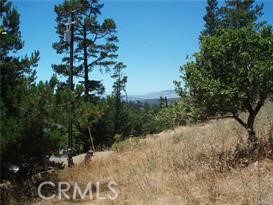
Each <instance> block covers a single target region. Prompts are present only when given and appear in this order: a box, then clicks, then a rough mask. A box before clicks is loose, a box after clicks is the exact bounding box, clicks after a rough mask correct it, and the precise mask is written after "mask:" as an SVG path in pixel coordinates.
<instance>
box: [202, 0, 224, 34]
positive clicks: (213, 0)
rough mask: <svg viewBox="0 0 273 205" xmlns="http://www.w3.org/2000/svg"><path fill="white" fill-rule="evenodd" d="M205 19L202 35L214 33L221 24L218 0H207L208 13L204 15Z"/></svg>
mask: <svg viewBox="0 0 273 205" xmlns="http://www.w3.org/2000/svg"><path fill="white" fill-rule="evenodd" d="M203 19H204V21H205V29H204V30H203V31H202V32H201V35H202V36H211V35H214V34H215V32H216V30H217V28H218V27H219V25H220V18H219V9H218V2H217V0H207V7H206V15H205V16H204V17H203Z"/></svg>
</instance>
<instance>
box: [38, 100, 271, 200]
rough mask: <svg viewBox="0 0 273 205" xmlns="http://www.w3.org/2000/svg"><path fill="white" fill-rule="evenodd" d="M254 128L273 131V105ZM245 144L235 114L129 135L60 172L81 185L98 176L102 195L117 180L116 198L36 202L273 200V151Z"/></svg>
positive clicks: (262, 135) (262, 134) (263, 134)
mask: <svg viewBox="0 0 273 205" xmlns="http://www.w3.org/2000/svg"><path fill="white" fill-rule="evenodd" d="M256 130H257V133H258V135H259V136H260V138H261V139H262V140H263V141H266V140H267V139H268V138H269V137H270V136H272V130H273V106H271V105H270V106H269V105H267V106H266V107H265V108H264V109H263V110H262V111H261V113H260V114H259V116H258V119H257V122H256ZM245 144H246V132H245V130H244V129H242V128H241V127H240V125H238V124H237V123H236V122H235V121H233V120H231V119H226V120H214V121H210V122H208V123H203V124H199V125H193V126H185V127H178V128H176V129H174V130H168V131H164V132H162V133H160V134H157V135H150V136H147V137H145V138H143V139H137V138H133V139H128V140H127V141H125V142H122V143H119V144H116V145H115V146H114V147H113V150H114V152H113V153H111V154H108V155H106V157H104V158H95V159H94V160H93V161H91V162H90V163H89V164H81V165H79V166H76V167H74V168H72V169H65V170H63V171H60V172H59V173H58V180H60V181H69V182H70V183H73V182H78V183H79V184H81V185H82V186H83V187H84V185H85V184H86V183H88V182H89V181H91V182H93V183H95V182H100V184H102V185H103V187H102V188H101V190H100V192H101V193H102V195H105V194H107V193H109V191H107V187H106V184H107V183H108V182H109V181H114V182H116V183H117V186H116V188H117V190H118V193H119V196H118V198H117V199H116V200H113V201H112V200H98V199H94V200H90V199H85V200H58V199H52V200H50V201H40V202H37V203H35V204H37V205H46V204H59V205H64V204H71V205H72V204H73V205H74V204H81V205H83V204H120V205H121V204H128V205H131V204H132V205H161V204H162V205H166V204H170V205H174V204H193V205H197V204H198V205H202V204H219V205H222V204H234V205H247V204H253V205H254V204H273V160H272V153H271V154H270V153H267V154H268V155H267V156H266V155H259V156H258V157H257V158H253V156H252V155H254V154H253V153H251V152H249V151H247V148H246V147H245V146H244V145H245ZM240 146H241V148H240ZM269 146H270V145H268V146H267V148H269V149H270V147H269ZM271 146H272V144H271ZM236 147H237V148H236ZM271 150H272V147H271ZM238 153H239V154H238Z"/></svg>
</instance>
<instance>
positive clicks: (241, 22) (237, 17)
mask: <svg viewBox="0 0 273 205" xmlns="http://www.w3.org/2000/svg"><path fill="white" fill-rule="evenodd" d="M262 10H263V4H259V5H258V4H255V0H226V1H225V6H223V7H221V9H220V12H221V16H222V17H221V18H222V26H223V27H224V28H235V29H238V28H243V27H246V26H248V25H249V24H253V23H256V21H257V20H258V18H259V17H260V16H261V15H262V14H263V12H262Z"/></svg>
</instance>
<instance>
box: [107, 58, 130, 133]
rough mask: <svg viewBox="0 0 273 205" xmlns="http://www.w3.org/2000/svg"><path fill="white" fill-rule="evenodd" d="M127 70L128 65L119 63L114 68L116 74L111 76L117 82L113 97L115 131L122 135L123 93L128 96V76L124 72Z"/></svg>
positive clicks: (114, 86)
mask: <svg viewBox="0 0 273 205" xmlns="http://www.w3.org/2000/svg"><path fill="white" fill-rule="evenodd" d="M124 68H126V65H124V64H123V63H118V64H116V66H115V67H114V73H113V75H112V76H111V77H112V78H114V79H115V80H116V81H115V82H114V85H113V96H114V107H115V117H114V118H115V119H114V121H115V128H114V131H115V133H116V134H120V133H121V118H122V116H123V103H122V98H123V97H124V96H122V93H125V95H126V83H127V76H124V75H123V73H122V71H123V69H124Z"/></svg>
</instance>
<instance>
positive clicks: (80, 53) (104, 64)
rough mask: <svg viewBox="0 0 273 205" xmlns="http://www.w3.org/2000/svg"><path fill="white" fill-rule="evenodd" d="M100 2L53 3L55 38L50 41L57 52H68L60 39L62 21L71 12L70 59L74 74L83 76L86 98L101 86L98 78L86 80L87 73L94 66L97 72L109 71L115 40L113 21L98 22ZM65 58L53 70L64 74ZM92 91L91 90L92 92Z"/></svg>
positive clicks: (65, 22)
mask: <svg viewBox="0 0 273 205" xmlns="http://www.w3.org/2000/svg"><path fill="white" fill-rule="evenodd" d="M102 8H103V4H102V3H100V1H99V0H71V1H68V0H65V1H64V3H63V4H60V5H57V6H55V12H56V14H57V18H56V22H57V27H56V30H57V34H58V35H59V41H58V42H55V43H54V44H53V48H54V49H56V52H57V53H58V54H65V53H67V52H68V49H69V44H67V43H66V42H65V41H64V39H63V36H64V32H65V30H66V24H68V23H69V22H70V13H71V12H72V11H75V20H76V24H75V32H74V36H75V38H74V39H75V52H74V58H75V59H76V62H77V64H76V65H75V68H74V73H73V74H74V75H75V76H76V77H80V78H83V81H81V82H80V83H82V84H83V85H84V87H85V96H86V97H87V98H89V97H90V96H91V94H92V92H93V91H97V93H99V94H101V93H102V92H104V87H103V85H102V83H101V82H100V81H95V80H90V76H89V75H90V72H92V71H93V70H94V69H96V68H98V69H100V71H103V70H106V71H109V70H110V66H112V65H114V64H115V61H114V60H115V58H116V57H117V54H116V51H117V50H118V47H117V46H116V42H117V41H118V39H117V36H116V35H115V33H116V24H115V22H114V20H112V19H104V20H103V21H102V22H100V21H99V16H100V15H101V9H102ZM68 61H69V58H68V57H67V56H66V57H64V58H63V64H61V65H53V69H54V71H55V72H56V73H58V74H61V75H64V76H67V75H68ZM93 94H94V93H93Z"/></svg>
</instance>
